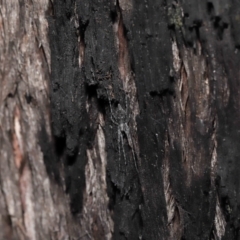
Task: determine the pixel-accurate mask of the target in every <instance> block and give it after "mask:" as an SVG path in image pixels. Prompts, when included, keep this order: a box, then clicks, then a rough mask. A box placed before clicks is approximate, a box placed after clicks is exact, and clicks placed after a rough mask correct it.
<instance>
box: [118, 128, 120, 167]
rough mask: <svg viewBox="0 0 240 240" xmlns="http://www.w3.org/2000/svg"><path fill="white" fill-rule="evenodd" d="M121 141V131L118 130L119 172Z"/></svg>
mask: <svg viewBox="0 0 240 240" xmlns="http://www.w3.org/2000/svg"><path fill="white" fill-rule="evenodd" d="M120 141H121V131H120V129H119V128H118V164H119V171H120V169H121V165H120V163H121V145H120Z"/></svg>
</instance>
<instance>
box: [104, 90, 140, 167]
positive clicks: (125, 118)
mask: <svg viewBox="0 0 240 240" xmlns="http://www.w3.org/2000/svg"><path fill="white" fill-rule="evenodd" d="M108 101H109V106H110V111H111V121H112V122H113V124H115V125H116V126H117V133H118V157H119V169H120V157H121V148H122V151H123V157H124V160H125V165H127V160H126V154H125V150H124V140H123V134H125V136H126V137H127V141H128V144H129V146H130V147H131V150H132V156H133V160H134V164H135V168H136V170H137V171H138V168H137V163H136V158H135V153H134V144H133V140H132V136H131V134H130V129H129V125H128V124H129V121H130V114H129V112H128V101H127V96H126V97H125V105H126V107H125V110H124V109H123V107H122V106H121V104H120V103H118V105H117V109H116V111H115V114H114V113H113V109H112V105H111V102H110V98H109V95H108Z"/></svg>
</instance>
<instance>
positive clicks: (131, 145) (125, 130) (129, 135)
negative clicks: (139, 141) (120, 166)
mask: <svg viewBox="0 0 240 240" xmlns="http://www.w3.org/2000/svg"><path fill="white" fill-rule="evenodd" d="M124 132H125V134H126V136H127V140H128V144H129V146H130V147H131V150H132V157H133V161H134V165H135V168H136V171H137V172H138V167H137V160H136V158H135V148H134V144H133V140H132V137H131V134H130V131H129V127H128V125H127V124H126V123H125V124H124Z"/></svg>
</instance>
